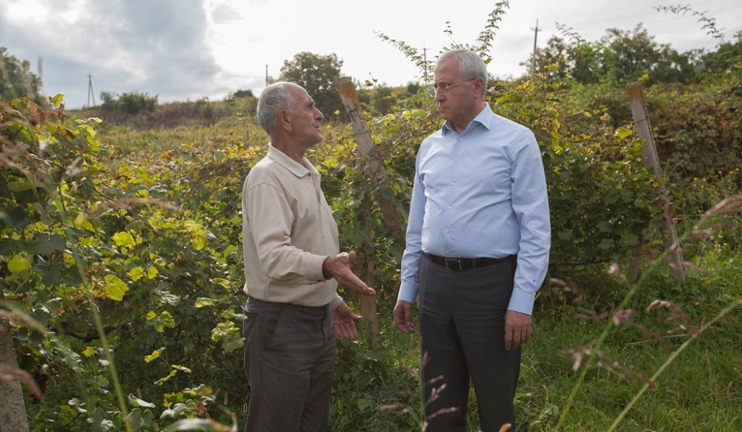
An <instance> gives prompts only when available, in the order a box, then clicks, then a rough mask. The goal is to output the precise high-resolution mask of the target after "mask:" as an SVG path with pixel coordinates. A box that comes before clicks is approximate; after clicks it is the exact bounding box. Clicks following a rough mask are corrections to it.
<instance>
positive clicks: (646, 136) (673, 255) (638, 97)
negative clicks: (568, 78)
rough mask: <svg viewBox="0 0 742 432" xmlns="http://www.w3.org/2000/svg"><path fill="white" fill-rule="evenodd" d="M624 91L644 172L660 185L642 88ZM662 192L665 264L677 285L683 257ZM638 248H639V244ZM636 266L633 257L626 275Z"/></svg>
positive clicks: (634, 86) (635, 85) (637, 262)
mask: <svg viewBox="0 0 742 432" xmlns="http://www.w3.org/2000/svg"><path fill="white" fill-rule="evenodd" d="M626 90H627V92H628V94H629V102H630V103H631V114H632V116H633V117H634V131H635V132H636V134H637V135H638V136H639V138H641V139H643V140H644V145H643V147H642V162H643V163H644V166H645V167H646V168H647V169H651V170H653V171H654V174H655V175H656V176H657V178H658V179H659V181H660V184H662V183H663V181H662V178H663V176H662V168H661V167H660V159H659V156H658V155H657V147H656V146H655V144H654V137H653V135H652V127H651V126H650V124H649V115H648V114H647V105H646V103H645V102H644V92H643V91H642V86H641V84H640V83H630V84H629V85H628V86H627V87H626ZM664 189H665V188H664V184H663V186H662V191H663V199H664V204H665V205H664V207H665V230H666V231H667V233H666V236H665V237H664V239H663V243H664V246H665V249H666V250H667V262H668V264H669V265H670V273H671V274H672V277H673V278H674V279H675V280H676V281H678V282H684V281H685V271H684V270H683V257H682V254H681V253H680V241H679V239H678V234H677V232H676V231H675V225H674V224H673V221H672V214H671V212H670V201H669V199H668V198H667V194H665V193H664ZM639 247H641V244H640V245H639ZM635 255H636V254H635ZM638 265H640V260H638V259H636V256H635V257H633V258H632V260H631V266H630V267H629V275H630V276H631V277H634V278H638V275H639V271H638V268H637V267H636V266H638ZM632 267H634V268H632ZM634 280H636V279H634Z"/></svg>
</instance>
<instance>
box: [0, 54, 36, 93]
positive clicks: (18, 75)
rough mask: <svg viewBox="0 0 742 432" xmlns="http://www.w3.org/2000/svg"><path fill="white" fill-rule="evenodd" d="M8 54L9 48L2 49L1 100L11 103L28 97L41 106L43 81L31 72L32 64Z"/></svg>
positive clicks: (0, 62) (0, 65)
mask: <svg viewBox="0 0 742 432" xmlns="http://www.w3.org/2000/svg"><path fill="white" fill-rule="evenodd" d="M6 52H7V48H5V47H0V100H4V101H11V100H13V99H16V98H20V97H24V96H26V97H28V98H29V99H30V100H32V101H34V102H35V103H36V104H38V105H41V104H42V103H43V99H42V97H41V96H40V95H39V89H40V87H41V80H40V79H39V77H37V76H36V75H34V73H33V72H31V64H30V63H29V62H28V61H26V60H24V61H20V60H18V59H17V58H15V57H14V56H11V55H7V54H6Z"/></svg>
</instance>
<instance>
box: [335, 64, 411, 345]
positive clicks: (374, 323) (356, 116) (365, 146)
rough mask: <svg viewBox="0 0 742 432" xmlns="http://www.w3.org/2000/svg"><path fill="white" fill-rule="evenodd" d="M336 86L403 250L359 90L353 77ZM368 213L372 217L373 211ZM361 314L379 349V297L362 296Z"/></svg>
mask: <svg viewBox="0 0 742 432" xmlns="http://www.w3.org/2000/svg"><path fill="white" fill-rule="evenodd" d="M335 88H336V89H337V91H338V94H339V95H340V99H341V100H342V102H343V106H344V107H345V110H346V111H347V112H348V114H349V115H350V121H351V125H352V128H353V137H354V138H355V141H356V144H357V145H358V152H359V153H360V155H361V157H362V158H363V161H364V165H363V167H361V169H362V171H363V173H364V174H365V175H367V176H369V177H370V178H371V179H372V180H373V181H374V182H375V183H376V184H377V185H378V187H377V188H376V190H375V191H374V197H375V198H376V201H377V202H378V203H379V208H380V209H381V213H382V216H383V218H384V222H385V223H386V226H387V227H388V228H389V231H390V233H391V236H392V238H394V239H396V243H397V245H398V246H399V248H400V250H402V251H404V249H405V239H404V235H403V233H402V223H403V219H402V216H401V215H400V214H399V212H397V208H396V206H395V205H394V200H393V199H391V198H388V197H385V196H384V194H383V192H384V191H385V190H387V189H388V188H389V181H388V180H387V178H386V173H385V172H384V163H383V162H384V161H383V160H382V159H381V156H380V155H379V151H378V148H377V147H376V145H375V144H374V140H373V137H372V136H371V132H370V130H369V129H368V123H367V122H366V119H365V118H364V117H363V113H362V112H361V103H360V102H359V101H358V94H357V93H356V88H355V85H354V84H353V80H352V79H351V78H350V77H340V78H337V79H335ZM368 216H370V214H369V215H368ZM365 221H366V222H365V224H364V225H365V227H366V245H365V246H364V252H365V253H364V254H363V255H364V256H365V259H366V262H365V263H364V266H363V267H364V274H363V280H364V282H366V284H368V285H369V286H373V282H374V279H375V278H374V276H373V270H374V267H373V262H371V260H370V257H371V255H372V252H373V251H372V250H371V248H370V246H369V244H370V242H371V234H372V227H371V225H370V224H369V221H370V217H366V218H365ZM361 314H362V315H363V317H364V318H366V319H369V320H371V331H372V335H371V343H372V346H373V347H374V348H377V347H378V343H379V342H378V340H379V323H378V320H377V319H376V297H368V296H361Z"/></svg>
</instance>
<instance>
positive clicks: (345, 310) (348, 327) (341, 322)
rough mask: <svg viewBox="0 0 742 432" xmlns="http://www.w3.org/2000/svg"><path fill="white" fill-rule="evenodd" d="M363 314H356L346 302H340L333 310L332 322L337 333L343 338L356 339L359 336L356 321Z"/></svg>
mask: <svg viewBox="0 0 742 432" xmlns="http://www.w3.org/2000/svg"><path fill="white" fill-rule="evenodd" d="M359 319H361V316H359V315H356V314H355V313H354V312H353V310H352V309H351V308H350V306H348V305H347V304H346V303H345V302H342V303H340V306H338V307H336V308H335V309H334V310H333V311H332V322H333V324H334V325H335V335H336V336H337V337H339V338H343V339H355V338H357V337H358V331H357V330H356V323H355V321H358V320H359Z"/></svg>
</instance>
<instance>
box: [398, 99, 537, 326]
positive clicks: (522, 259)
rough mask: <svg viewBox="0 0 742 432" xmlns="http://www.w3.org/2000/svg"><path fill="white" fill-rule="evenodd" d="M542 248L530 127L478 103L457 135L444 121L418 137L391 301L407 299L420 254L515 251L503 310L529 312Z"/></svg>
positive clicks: (488, 254)
mask: <svg viewBox="0 0 742 432" xmlns="http://www.w3.org/2000/svg"><path fill="white" fill-rule="evenodd" d="M550 246H551V226H550V223H549V202H548V198H547V192H546V179H545V176H544V166H543V163H542V161H541V151H540V149H539V147H538V143H537V142H536V138H535V136H534V135H533V132H531V131H530V130H529V129H528V128H526V127H524V126H522V125H520V124H518V123H515V122H513V121H511V120H508V119H506V118H504V117H501V116H498V115H496V114H494V113H493V112H492V109H491V108H490V106H489V105H488V104H485V106H484V108H483V109H482V111H481V112H480V113H479V114H478V115H477V116H476V117H475V118H474V120H472V121H471V123H469V125H468V126H467V127H466V129H465V130H464V131H463V132H461V133H460V134H457V133H456V132H455V131H454V130H453V129H451V128H450V127H449V126H448V123H446V124H444V125H443V127H442V128H441V129H440V130H438V131H436V132H435V133H433V134H431V135H430V136H429V137H428V138H426V139H425V141H423V143H422V145H421V146H420V150H419V151H418V154H417V160H416V162H415V180H414V186H413V190H412V202H411V204H410V215H409V220H408V225H407V248H406V249H405V252H404V255H403V257H402V285H401V287H400V290H399V295H398V297H397V299H398V300H404V301H408V302H414V301H415V298H416V297H417V293H418V288H419V287H418V270H419V267H420V257H421V255H422V253H423V252H427V253H430V254H433V255H438V256H442V257H451V258H481V257H489V258H502V257H505V256H508V255H515V254H517V255H518V268H517V270H516V274H515V287H514V289H513V294H512V296H511V298H510V304H509V306H508V309H510V310H514V311H517V312H522V313H526V314H529V315H530V314H531V313H532V312H533V303H534V299H535V296H536V292H537V291H538V289H539V287H540V286H541V284H542V283H543V281H544V278H545V276H546V270H547V267H548V265H549V248H550Z"/></svg>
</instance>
